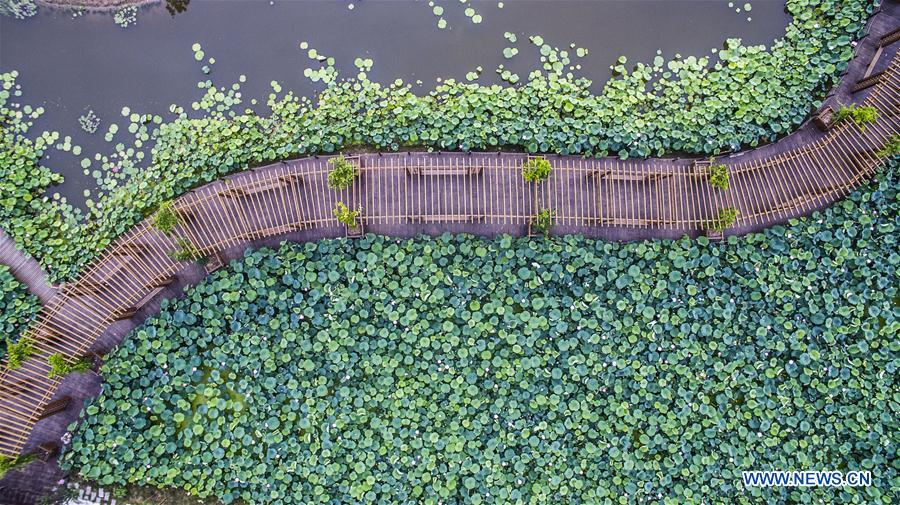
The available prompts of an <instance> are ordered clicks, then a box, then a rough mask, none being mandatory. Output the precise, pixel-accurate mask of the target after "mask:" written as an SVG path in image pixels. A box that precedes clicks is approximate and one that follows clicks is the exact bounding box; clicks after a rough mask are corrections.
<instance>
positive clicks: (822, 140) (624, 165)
mask: <svg viewBox="0 0 900 505" xmlns="http://www.w3.org/2000/svg"><path fill="white" fill-rule="evenodd" d="M898 90H900V59H898V57H897V56H894V58H893V59H892V60H891V61H890V64H889V66H888V68H887V69H886V70H885V71H884V74H882V76H881V78H880V80H879V82H878V83H877V84H876V85H875V87H874V88H873V89H872V90H870V91H869V92H868V94H867V96H866V98H865V100H864V103H865V104H866V105H872V106H874V107H876V108H877V109H878V111H879V114H878V119H877V121H876V122H875V123H873V124H870V125H867V126H866V128H864V129H863V128H860V127H859V126H857V125H856V124H854V123H853V122H852V121H847V122H845V123H843V124H841V125H839V126H837V127H834V128H832V129H831V130H830V131H829V132H828V133H827V134H825V135H822V136H820V137H818V138H817V139H816V140H815V141H813V142H809V143H805V144H802V145H797V146H794V147H791V148H774V149H773V148H769V149H765V148H763V149H760V150H757V151H759V152H753V151H751V152H748V153H741V154H738V155H734V156H730V157H723V158H721V159H720V160H719V162H721V163H724V164H725V165H727V166H728V167H729V170H730V185H729V188H728V190H724V191H723V190H718V189H715V188H713V187H712V186H710V184H709V182H708V174H707V168H706V167H705V166H704V165H703V164H702V163H700V164H698V163H695V161H694V160H673V159H654V160H634V161H620V160H617V159H584V158H578V157H568V156H555V155H554V156H548V157H547V159H548V160H549V161H550V162H551V164H552V166H553V170H552V171H551V175H550V177H549V179H548V180H547V181H545V182H543V183H541V184H537V185H533V184H527V183H525V182H524V181H523V179H522V176H521V167H522V164H523V162H524V161H525V160H526V159H527V156H526V155H523V154H508V153H504V154H498V153H471V154H468V153H390V154H377V153H376V154H365V155H357V156H353V157H348V158H347V159H348V161H350V162H351V163H353V164H354V166H355V167H356V169H357V173H358V176H357V177H356V178H355V180H354V182H353V184H352V186H351V187H350V188H348V189H347V190H344V191H333V190H331V189H329V188H328V185H327V175H328V171H329V169H330V165H329V163H328V158H326V157H312V158H306V159H301V160H296V161H291V162H284V163H277V164H274V165H270V166H266V167H261V168H258V169H254V170H249V171H246V172H242V173H238V174H235V175H234V176H231V177H229V178H227V179H224V180H220V181H216V182H213V183H210V184H207V185H205V186H202V187H200V188H198V189H196V190H193V191H191V192H190V193H188V194H186V195H184V196H182V197H180V198H178V199H176V200H175V201H174V209H175V211H176V213H177V215H178V216H179V218H180V224H179V225H178V226H177V227H176V229H175V231H174V232H173V234H172V235H171V236H167V235H164V234H162V233H160V232H159V231H157V230H156V229H155V228H154V227H153V226H152V224H151V222H150V220H147V221H144V222H143V223H141V224H139V225H138V226H136V227H135V228H134V229H132V230H131V231H129V232H128V233H126V234H125V235H124V236H122V237H121V238H119V239H118V240H117V241H116V242H115V243H114V244H113V245H112V246H111V247H110V248H109V249H108V250H107V251H106V252H105V253H104V254H103V256H102V257H101V258H100V259H99V260H97V261H96V262H94V263H93V264H92V265H91V266H90V267H89V268H87V269H86V270H85V272H83V274H82V275H81V276H80V277H79V278H78V279H77V280H76V281H75V282H72V283H69V284H66V285H64V286H63V287H62V288H61V290H60V292H59V293H58V294H57V296H55V297H53V298H52V300H50V301H49V303H47V305H46V306H45V308H44V310H43V311H42V312H41V314H40V316H39V317H38V320H37V322H36V323H35V324H33V325H32V327H31V328H30V329H29V331H28V332H27V336H28V338H30V339H32V340H33V341H34V343H35V347H36V348H37V349H38V352H37V354H36V355H35V356H33V357H32V358H31V359H29V360H27V361H26V362H25V363H24V365H23V366H22V367H20V368H18V369H15V370H10V369H8V368H7V367H6V366H5V364H4V366H3V367H2V369H0V421H2V423H0V454H4V455H16V454H19V453H21V451H22V450H23V448H24V447H25V445H26V442H27V441H28V440H29V435H30V434H31V432H32V430H33V428H34V426H35V424H36V423H37V422H38V421H39V420H40V419H41V418H42V415H43V414H44V413H45V409H46V408H47V406H48V403H50V402H51V400H52V399H53V398H54V394H55V393H56V391H57V388H58V386H59V380H58V379H50V378H48V371H49V366H48V364H47V358H48V357H49V356H50V355H52V354H55V353H61V354H63V355H65V356H67V357H68V358H70V359H71V360H73V361H74V360H75V359H77V358H79V357H82V356H85V355H86V353H88V352H89V351H91V350H96V349H95V347H96V346H95V344H96V343H97V342H98V339H100V337H101V336H102V335H103V333H104V332H105V331H106V330H107V329H108V328H109V327H110V326H111V325H112V324H113V323H115V322H116V321H117V320H123V319H129V318H131V317H132V316H133V315H134V314H135V312H136V311H137V310H139V309H140V308H141V307H142V306H143V305H144V304H146V303H147V302H148V301H150V300H152V299H153V298H154V297H156V296H157V295H158V294H159V293H160V292H161V291H162V290H163V289H164V288H165V287H166V286H167V285H169V284H170V283H172V282H173V280H174V279H175V276H176V274H178V272H179V271H181V270H183V269H184V268H185V267H186V265H187V263H185V262H180V261H175V260H173V259H172V258H171V257H170V253H171V252H172V251H174V250H175V249H176V248H177V247H178V242H179V241H181V240H188V241H190V243H192V244H193V245H194V246H195V247H196V248H197V250H198V251H199V253H200V255H201V256H203V257H209V258H213V259H214V261H215V259H216V258H218V253H219V252H220V251H223V250H225V249H231V248H236V247H246V246H247V244H248V243H250V242H254V241H260V240H262V239H268V238H272V237H281V236H286V235H288V234H291V233H296V232H298V231H302V230H331V232H332V234H334V233H335V232H337V231H339V230H341V228H342V226H341V225H340V223H339V222H338V221H337V220H336V219H335V217H334V215H333V212H332V210H333V209H334V207H335V206H336V204H337V203H338V202H343V203H345V204H347V205H348V206H349V207H351V208H359V209H361V212H362V222H363V223H364V225H365V228H366V229H369V230H375V231H384V230H390V229H392V228H391V227H402V228H403V229H405V230H412V231H422V230H426V231H427V230H429V229H430V228H429V227H430V226H437V227H438V228H441V229H453V226H454V225H458V226H464V227H467V228H466V229H472V228H473V227H474V228H478V227H482V228H483V229H485V230H493V231H495V232H496V231H508V230H511V229H516V230H519V232H520V233H521V232H522V231H524V230H525V228H526V227H527V225H528V222H529V220H530V219H531V218H532V216H534V215H535V213H536V212H537V211H538V210H540V209H552V210H553V211H554V212H555V214H556V225H557V226H558V228H559V229H560V230H563V231H566V232H573V231H576V232H577V231H579V230H580V231H590V230H598V229H607V228H617V227H625V228H634V229H652V230H668V231H674V232H678V233H692V234H696V233H697V232H698V231H700V232H702V231H703V230H706V229H707V228H708V227H709V226H710V223H711V222H713V221H715V220H716V219H717V218H718V213H719V211H720V209H724V208H731V207H733V208H735V209H737V210H738V212H739V214H738V216H737V222H736V223H735V224H734V228H736V229H750V228H754V227H760V226H766V225H768V224H771V223H775V222H779V221H782V220H784V219H786V218H790V217H795V216H800V215H804V214H807V213H809V212H810V211H811V210H813V209H816V208H820V207H822V206H824V205H827V204H828V203H830V202H833V201H835V200H836V199H838V198H841V197H843V196H844V195H846V194H847V193H848V192H849V191H851V190H852V189H853V188H855V187H857V186H859V185H860V184H862V183H863V182H865V181H866V180H868V179H869V178H870V177H871V176H872V175H873V174H874V172H875V170H876V168H877V167H878V166H879V165H880V164H881V163H882V162H883V159H882V158H880V157H879V156H878V155H877V154H876V151H877V150H878V149H880V148H881V147H882V146H883V145H884V143H885V142H886V140H887V139H888V138H890V137H891V136H893V135H896V134H897V132H900V124H898V123H900V118H898V111H900V91H898ZM773 153H774V154H773Z"/></svg>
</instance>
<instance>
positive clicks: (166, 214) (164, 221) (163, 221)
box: [153, 202, 181, 235]
mask: <svg viewBox="0 0 900 505" xmlns="http://www.w3.org/2000/svg"><path fill="white" fill-rule="evenodd" d="M180 223H181V220H180V219H179V218H178V214H177V213H176V212H175V209H174V207H173V206H172V202H163V203H162V204H160V206H159V210H158V211H156V214H154V215H153V226H155V227H156V229H157V230H159V231H160V232H162V233H163V234H165V235H171V234H172V231H173V230H175V227H176V226H178V225H179V224H180Z"/></svg>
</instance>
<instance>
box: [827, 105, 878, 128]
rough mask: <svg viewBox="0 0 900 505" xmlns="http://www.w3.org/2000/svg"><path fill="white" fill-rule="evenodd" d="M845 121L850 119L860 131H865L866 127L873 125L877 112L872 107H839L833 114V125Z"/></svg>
mask: <svg viewBox="0 0 900 505" xmlns="http://www.w3.org/2000/svg"><path fill="white" fill-rule="evenodd" d="M847 119H852V120H853V122H854V123H856V125H857V126H859V127H860V129H861V130H865V129H866V125H867V124H869V123H874V122H875V120H876V119H878V110H877V109H876V108H875V107H872V106H862V107H861V106H858V105H856V104H853V105H846V106H841V107H840V108H839V109H838V110H837V112H835V113H834V122H835V124H840V123H842V122H844V121H846V120H847Z"/></svg>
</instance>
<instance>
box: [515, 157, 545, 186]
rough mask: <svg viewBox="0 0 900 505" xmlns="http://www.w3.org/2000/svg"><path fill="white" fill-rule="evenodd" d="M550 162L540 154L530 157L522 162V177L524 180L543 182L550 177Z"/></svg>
mask: <svg viewBox="0 0 900 505" xmlns="http://www.w3.org/2000/svg"><path fill="white" fill-rule="evenodd" d="M551 168H552V167H551V166H550V162H549V161H547V159H546V158H542V157H540V156H538V157H535V158H531V159H529V160H528V161H526V162H525V163H524V164H522V178H523V179H525V182H543V181H546V180H547V178H548V177H550V170H551Z"/></svg>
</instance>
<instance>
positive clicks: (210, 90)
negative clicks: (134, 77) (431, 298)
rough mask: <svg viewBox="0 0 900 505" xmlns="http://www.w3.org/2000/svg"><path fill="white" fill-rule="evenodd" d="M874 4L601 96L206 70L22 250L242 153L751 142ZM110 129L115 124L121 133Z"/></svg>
mask: <svg viewBox="0 0 900 505" xmlns="http://www.w3.org/2000/svg"><path fill="white" fill-rule="evenodd" d="M874 5H875V4H874V3H873V2H870V1H867V0H788V1H787V9H788V11H789V12H790V13H791V15H792V16H793V19H792V22H791V23H790V24H789V26H788V27H787V30H786V33H785V36H784V37H783V38H782V39H780V40H779V41H777V42H775V43H774V44H773V45H772V46H771V47H770V48H765V47H763V46H744V45H741V43H740V41H739V40H738V39H731V40H728V41H727V42H726V44H725V47H724V48H723V49H722V50H721V51H719V53H718V60H717V61H710V60H709V59H708V58H705V57H704V58H699V59H698V58H695V57H690V58H686V59H684V60H673V61H670V62H667V63H666V62H664V61H662V59H661V58H660V59H659V60H658V61H654V62H653V64H652V65H649V64H637V65H636V66H635V67H634V68H633V69H629V68H627V67H626V66H625V65H624V64H619V65H617V66H616V67H615V72H616V74H617V77H616V78H614V79H612V80H611V81H610V82H609V83H607V85H606V86H605V87H604V89H603V91H602V93H600V94H598V95H595V94H593V93H591V92H590V90H589V84H590V83H589V82H588V81H586V80H584V79H569V78H567V77H562V76H560V75H558V74H554V73H550V74H540V73H536V74H533V75H532V76H531V77H530V79H529V80H528V81H527V82H524V83H523V84H522V85H521V86H509V87H503V86H484V85H479V84H466V83H462V82H457V81H453V80H448V81H445V82H443V83H441V84H440V85H439V86H437V87H436V88H435V89H434V90H433V91H431V92H430V93H428V94H426V95H424V96H418V95H416V94H414V93H413V89H412V87H411V86H410V85H408V84H403V83H402V82H399V81H398V82H395V83H392V84H389V85H382V84H379V83H375V82H372V81H369V80H368V79H366V78H362V79H346V80H341V79H337V78H334V79H329V82H328V84H327V85H326V87H325V88H324V89H323V91H322V92H321V94H320V95H319V96H318V97H317V100H316V101H315V102H314V101H311V100H308V99H306V98H302V99H300V98H298V97H296V96H293V95H292V94H290V93H286V94H284V93H281V86H280V85H279V84H278V83H275V82H273V83H272V84H273V93H272V94H271V95H270V97H269V100H268V105H269V106H270V108H271V111H272V112H271V114H270V115H268V116H262V115H259V114H257V113H254V112H250V111H246V110H245V111H241V110H240V109H239V106H240V105H241V103H242V100H241V96H240V92H239V91H238V90H239V88H240V85H239V83H234V85H232V86H231V87H230V88H229V87H224V86H223V87H218V88H217V87H216V86H214V85H213V83H212V82H211V81H206V82H204V83H201V89H204V90H205V94H204V96H203V98H202V99H200V100H198V101H197V102H195V103H194V104H192V107H191V109H193V111H196V113H191V114H187V113H185V112H184V110H183V109H182V108H180V107H175V106H173V107H172V111H173V112H176V113H178V117H177V118H176V119H174V120H172V121H170V122H163V121H162V118H161V117H159V116H147V115H143V114H138V113H136V112H132V111H130V110H128V109H127V108H126V110H127V112H126V111H123V113H124V114H125V115H126V116H127V117H129V120H130V121H131V123H130V124H129V126H128V133H129V134H132V135H133V136H134V142H133V144H134V145H133V146H132V145H126V144H125V143H124V142H119V144H117V152H116V153H115V154H114V155H111V156H107V157H97V158H94V159H91V158H85V159H84V160H83V165H82V166H83V167H85V169H86V170H89V172H90V173H94V171H96V173H97V175H96V177H98V179H100V180H101V187H102V188H103V189H104V191H105V193H104V194H102V195H100V196H99V199H98V201H96V202H92V205H90V207H89V209H88V213H87V214H88V215H87V216H86V217H84V218H81V217H79V216H77V214H76V213H75V212H74V211H73V210H72V209H71V207H69V206H67V205H62V206H61V207H60V208H58V209H57V210H58V213H62V215H63V216H65V217H64V218H63V219H60V220H59V222H57V223H53V224H54V225H55V226H66V227H69V228H70V230H69V231H68V232H67V233H73V231H72V230H71V226H72V225H71V223H72V220H73V219H74V220H76V221H77V222H78V223H80V224H81V225H82V226H81V228H82V229H81V230H79V233H80V234H81V238H80V239H78V240H71V241H70V243H68V244H63V245H61V246H60V247H62V248H63V250H55V249H54V250H45V248H42V247H37V246H34V245H32V246H29V247H28V250H29V252H31V253H32V254H33V255H35V256H36V257H37V259H38V261H40V262H41V264H43V265H44V266H45V268H46V269H47V270H48V271H49V273H50V276H51V279H52V280H54V281H58V280H64V279H67V278H71V276H72V275H73V274H74V273H76V272H77V271H78V270H79V268H80V267H81V266H82V265H84V264H85V263H86V262H88V261H90V259H91V258H93V257H95V256H96V254H97V253H98V252H99V251H101V250H103V248H104V247H106V246H107V245H108V244H109V243H110V242H111V241H112V240H113V239H114V238H115V237H117V236H119V235H120V234H122V233H123V232H124V231H126V230H127V229H129V228H130V227H131V226H132V225H133V224H134V223H136V222H137V221H138V220H140V219H142V218H143V217H144V216H146V215H148V214H149V213H150V212H152V210H153V209H154V208H155V207H156V206H157V205H158V204H159V203H161V202H164V201H167V200H169V199H171V198H172V197H174V196H177V195H179V194H181V193H182V192H184V191H185V190H187V189H188V188H190V187H192V186H193V185H196V184H198V183H201V182H204V181H209V180H212V179H214V178H216V177H218V176H221V175H223V174H225V173H228V172H232V171H235V170H240V169H243V168H246V167H247V166H253V165H259V164H263V163H266V162H270V161H274V160H278V159H284V158H289V157H292V156H299V155H303V154H309V153H320V152H333V151H338V150H341V149H345V148H350V147H354V146H360V145H363V146H369V147H373V148H378V149H400V148H403V147H425V148H433V149H445V150H460V149H461V150H477V149H491V148H496V147H509V146H512V147H523V148H524V149H526V150H528V151H530V152H549V153H562V154H567V153H568V154H576V153H580V154H585V155H603V154H619V155H621V156H650V155H662V154H664V153H670V152H679V151H684V152H691V153H706V154H711V153H717V152H719V151H721V150H729V149H736V148H738V147H739V146H741V145H757V144H758V143H759V142H760V141H765V140H770V139H772V138H774V137H775V136H776V135H778V134H783V133H786V132H788V131H789V130H790V129H791V128H792V127H793V126H795V125H797V124H799V123H800V122H801V121H802V120H803V119H804V118H805V117H807V115H808V113H809V111H810V110H811V109H812V108H814V107H816V106H817V105H818V103H819V102H818V101H817V98H818V97H820V96H821V95H822V94H823V92H824V90H826V89H827V87H828V86H830V85H831V84H832V83H833V82H834V81H835V79H836V78H837V77H838V76H839V75H840V73H841V72H842V71H843V70H844V69H845V68H846V66H847V62H848V61H849V60H850V58H851V57H852V55H853V47H852V45H851V41H852V40H853V39H854V38H856V37H858V36H859V35H861V34H862V30H863V28H864V21H865V18H866V14H867V13H868V12H871V11H872V9H873V7H874ZM326 70H327V69H326ZM11 79H12V78H11V77H10V74H6V75H5V76H4V80H5V81H10V80H11ZM242 79H243V76H242ZM157 125H158V127H157ZM113 127H115V131H113V130H112V129H111V130H109V131H108V132H107V136H108V137H110V138H113V137H114V136H115V135H120V136H121V135H123V134H124V132H119V131H118V126H117V125H113V124H111V125H110V128H113ZM116 138H117V139H118V138H120V137H116ZM151 145H152V146H153V148H152V151H151V153H150V156H145V154H146V151H147V146H151ZM98 160H100V161H101V162H102V164H103V170H100V169H99V168H98V167H97V161H98ZM104 160H105V161H104ZM113 166H114V167H115V169H116V170H112V169H111V167H113ZM17 170H25V168H19V169H17ZM27 228H29V229H31V230H37V229H44V227H43V226H38V225H28V226H27ZM44 233H54V232H50V231H46V232H44ZM53 247H56V246H53Z"/></svg>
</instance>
